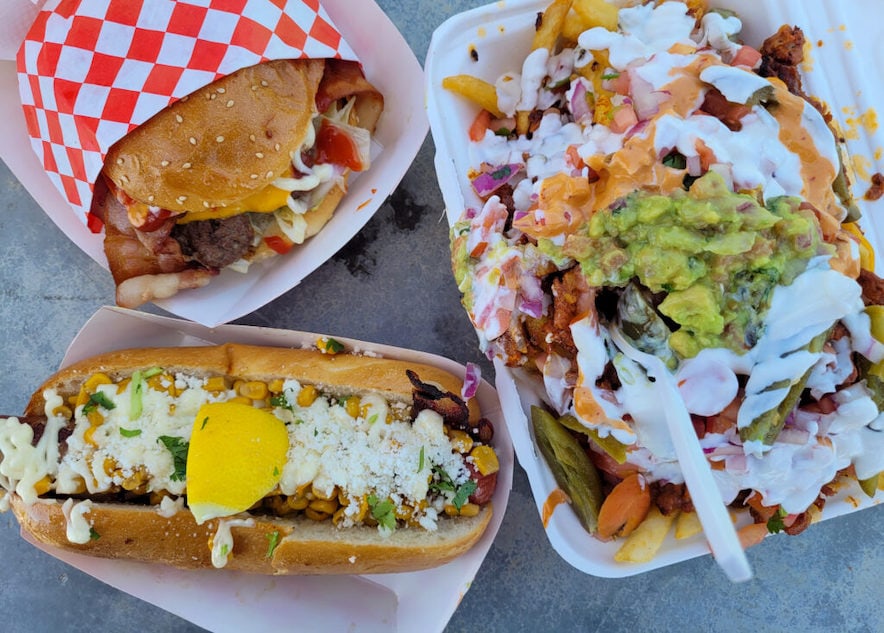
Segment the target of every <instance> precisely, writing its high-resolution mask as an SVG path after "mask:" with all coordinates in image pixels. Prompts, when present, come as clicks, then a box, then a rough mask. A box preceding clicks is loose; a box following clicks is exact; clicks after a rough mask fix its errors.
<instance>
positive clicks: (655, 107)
mask: <svg viewBox="0 0 884 633" xmlns="http://www.w3.org/2000/svg"><path fill="white" fill-rule="evenodd" d="M630 89H631V94H632V102H633V107H634V108H635V115H636V116H637V117H638V120H639V121H644V120H645V119H650V118H651V117H652V116H654V115H655V114H657V113H658V112H659V111H660V104H661V103H663V102H664V101H666V100H667V99H668V98H669V96H670V93H669V92H666V91H663V90H654V86H653V84H651V83H650V82H648V81H645V80H644V79H642V78H641V77H639V76H638V74H637V73H631V74H630Z"/></svg>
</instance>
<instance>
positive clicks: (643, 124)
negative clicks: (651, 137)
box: [624, 117, 651, 138]
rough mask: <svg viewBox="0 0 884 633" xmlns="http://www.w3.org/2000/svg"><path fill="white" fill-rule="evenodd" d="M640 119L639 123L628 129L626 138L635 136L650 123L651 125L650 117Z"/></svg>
mask: <svg viewBox="0 0 884 633" xmlns="http://www.w3.org/2000/svg"><path fill="white" fill-rule="evenodd" d="M639 119H640V120H639V122H638V123H636V124H635V125H633V126H632V127H631V128H629V129H628V130H627V131H626V136H625V137H624V138H630V137H632V136H635V135H636V134H639V133H641V132H643V131H644V130H645V128H646V127H648V125H650V123H651V122H650V121H649V120H648V119H643V120H642V119H641V117H639Z"/></svg>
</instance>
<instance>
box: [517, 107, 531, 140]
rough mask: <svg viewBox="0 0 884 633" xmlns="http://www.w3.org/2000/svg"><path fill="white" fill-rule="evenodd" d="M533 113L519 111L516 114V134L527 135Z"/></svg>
mask: <svg viewBox="0 0 884 633" xmlns="http://www.w3.org/2000/svg"><path fill="white" fill-rule="evenodd" d="M530 114H531V113H530V112H529V111H528V110H519V111H517V112H516V134H519V135H521V134H527V133H528V126H529V125H530V124H531V122H530V120H529V118H528V115H530Z"/></svg>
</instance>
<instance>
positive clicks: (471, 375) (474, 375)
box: [460, 363, 482, 400]
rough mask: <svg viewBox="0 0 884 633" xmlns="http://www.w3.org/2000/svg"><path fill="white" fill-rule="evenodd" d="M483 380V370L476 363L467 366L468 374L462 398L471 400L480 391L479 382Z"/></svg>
mask: <svg viewBox="0 0 884 633" xmlns="http://www.w3.org/2000/svg"><path fill="white" fill-rule="evenodd" d="M481 380H482V370H481V369H480V368H479V366H478V365H476V364H475V363H467V364H466V373H464V377H463V388H462V389H461V391H460V397H461V398H463V399H464V400H469V399H470V398H472V397H473V396H475V395H476V392H477V391H478V390H479V382H480V381H481Z"/></svg>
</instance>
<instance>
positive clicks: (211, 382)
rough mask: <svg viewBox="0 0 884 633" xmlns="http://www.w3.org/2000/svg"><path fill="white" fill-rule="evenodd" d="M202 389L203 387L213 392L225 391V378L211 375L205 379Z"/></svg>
mask: <svg viewBox="0 0 884 633" xmlns="http://www.w3.org/2000/svg"><path fill="white" fill-rule="evenodd" d="M203 389H205V390H206V391H211V392H213V393H218V392H221V391H227V380H226V379H225V378H224V376H212V377H211V378H207V379H206V383H205V384H204V385H203Z"/></svg>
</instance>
